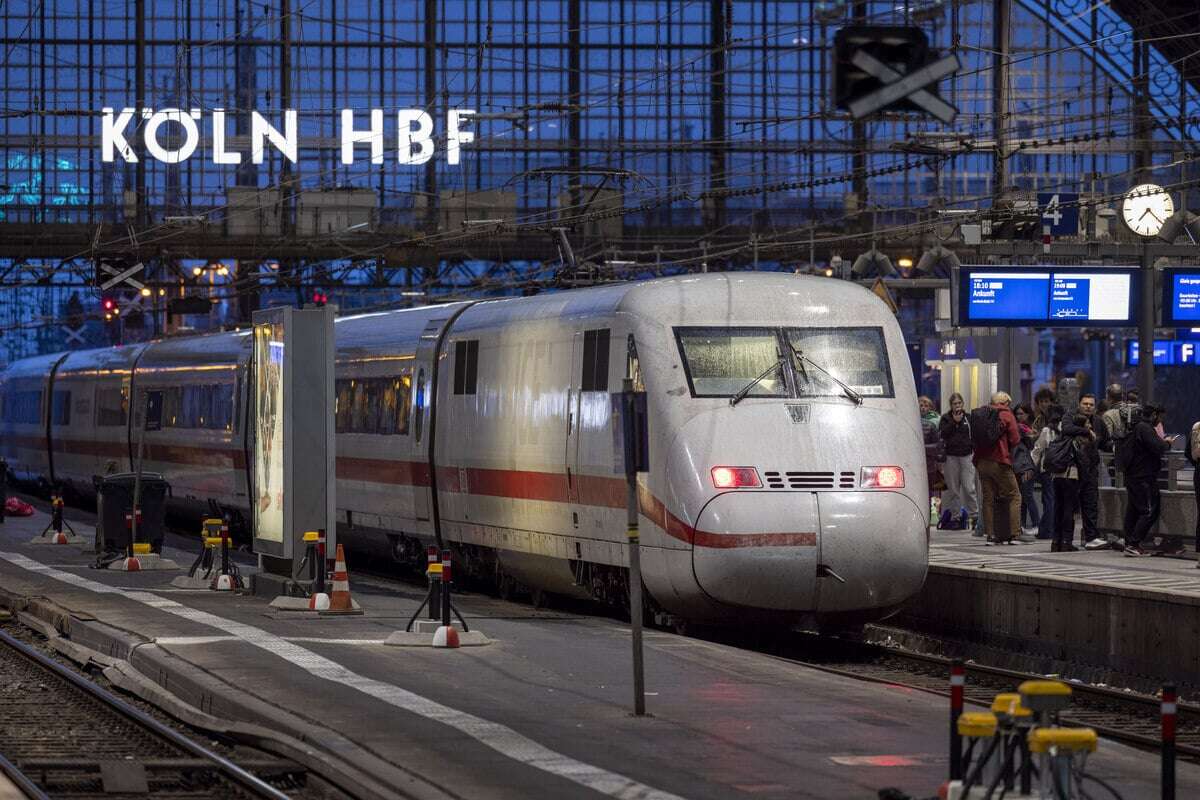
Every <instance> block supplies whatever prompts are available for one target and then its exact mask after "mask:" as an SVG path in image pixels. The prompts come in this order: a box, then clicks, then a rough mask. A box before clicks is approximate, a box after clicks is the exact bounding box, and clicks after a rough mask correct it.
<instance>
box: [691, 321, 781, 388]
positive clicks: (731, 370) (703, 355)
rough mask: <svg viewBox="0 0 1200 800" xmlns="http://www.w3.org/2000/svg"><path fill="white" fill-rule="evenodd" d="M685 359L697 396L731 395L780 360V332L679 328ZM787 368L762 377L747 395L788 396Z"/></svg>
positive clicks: (771, 329)
mask: <svg viewBox="0 0 1200 800" xmlns="http://www.w3.org/2000/svg"><path fill="white" fill-rule="evenodd" d="M677 334H678V336H679V346H680V348H681V349H682V351H683V362H684V365H685V366H686V368H687V371H688V378H689V380H690V381H691V384H692V394H693V395H695V396H697V397H729V396H732V395H734V394H737V393H738V392H740V391H741V390H742V389H744V388H745V387H746V386H747V384H749V383H750V382H751V381H753V380H754V379H755V378H757V377H758V376H759V375H761V374H763V373H764V372H766V371H767V370H768V369H770V368H771V366H772V365H774V364H779V363H780V353H782V352H783V351H782V348H781V347H780V342H779V335H778V332H777V331H776V330H775V329H773V328H680V329H678V330H677ZM785 372H786V370H785V369H784V368H783V367H782V365H781V366H780V368H779V370H778V371H777V372H775V373H774V374H772V375H768V376H767V377H765V378H763V379H762V380H760V381H759V382H758V383H757V384H755V385H754V386H753V387H752V388H751V389H750V391H749V392H747V396H748V397H787V396H788V395H789V394H790V390H789V389H788V385H787V376H786V374H785Z"/></svg>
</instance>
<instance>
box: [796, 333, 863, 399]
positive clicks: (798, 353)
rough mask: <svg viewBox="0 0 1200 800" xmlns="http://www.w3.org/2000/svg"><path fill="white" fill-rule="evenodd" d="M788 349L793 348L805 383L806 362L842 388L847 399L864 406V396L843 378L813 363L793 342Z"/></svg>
mask: <svg viewBox="0 0 1200 800" xmlns="http://www.w3.org/2000/svg"><path fill="white" fill-rule="evenodd" d="M788 347H790V348H792V354H793V355H794V356H795V357H796V364H797V366H799V367H800V372H801V374H803V375H804V380H805V381H808V372H807V371H806V370H805V369H804V362H806V361H807V362H808V363H809V364H811V365H812V366H813V367H815V368H816V369H818V370H819V371H820V372H821V373H822V374H824V375H825V376H826V377H827V378H829V380H831V381H833V382H834V383H836V384H837V385H838V386H840V387H842V391H843V392H845V394H846V397H848V398H850V399H851V400H853V401H854V404H855V405H857V406H861V405H862V402H863V399H862V395H861V394H859V393H858V392H856V391H854V390H853V389H851V388H850V387H849V386H848V385H847V384H846V383H845V382H844V381H843V380H842V379H841V378H838V377H837V376H836V375H834V374H833V373H832V372H830V371H829V370H827V369H825V368H824V367H822V366H821V365H820V364H818V363H817V362H815V361H813V360H812V359H811V358H809V357H808V356H806V355H804V351H803V350H800V349H799V348H797V347H796V345H794V344H792V343H791V342H788Z"/></svg>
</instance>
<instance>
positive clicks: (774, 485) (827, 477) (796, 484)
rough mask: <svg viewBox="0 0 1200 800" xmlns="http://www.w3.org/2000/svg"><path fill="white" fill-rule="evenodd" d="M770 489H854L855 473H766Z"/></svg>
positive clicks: (764, 474) (764, 475)
mask: <svg viewBox="0 0 1200 800" xmlns="http://www.w3.org/2000/svg"><path fill="white" fill-rule="evenodd" d="M763 477H765V478H766V482H767V488H768V489H853V488H854V473H853V472H764V473H763Z"/></svg>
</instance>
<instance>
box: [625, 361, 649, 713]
mask: <svg viewBox="0 0 1200 800" xmlns="http://www.w3.org/2000/svg"><path fill="white" fill-rule="evenodd" d="M633 403H634V393H633V379H632V378H626V379H625V380H624V381H623V382H622V385H621V422H622V430H623V431H624V433H625V486H626V495H625V512H626V516H625V523H626V526H625V533H626V536H627V537H628V539H629V624H630V627H631V628H632V629H633V713H634V716H638V717H640V716H643V715H645V713H646V677H645V672H644V669H643V663H642V561H641V534H640V533H639V531H638V498H637V468H638V463H637V462H638V459H637V458H636V451H635V449H634V448H635V444H636V442H637V433H636V427H637V419H636V415H635V413H634V406H633Z"/></svg>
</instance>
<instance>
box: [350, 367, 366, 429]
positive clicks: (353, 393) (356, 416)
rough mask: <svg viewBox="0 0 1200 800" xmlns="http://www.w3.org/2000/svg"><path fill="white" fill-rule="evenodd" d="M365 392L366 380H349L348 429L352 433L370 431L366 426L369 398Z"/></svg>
mask: <svg viewBox="0 0 1200 800" xmlns="http://www.w3.org/2000/svg"><path fill="white" fill-rule="evenodd" d="M367 393H368V390H367V381H365V380H352V381H350V431H351V432H352V433H371V431H370V430H369V429H368V428H367V411H368V408H369V403H368V401H369V399H370V398H369V397H368V396H367Z"/></svg>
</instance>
